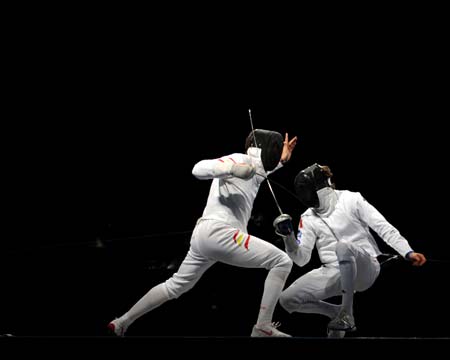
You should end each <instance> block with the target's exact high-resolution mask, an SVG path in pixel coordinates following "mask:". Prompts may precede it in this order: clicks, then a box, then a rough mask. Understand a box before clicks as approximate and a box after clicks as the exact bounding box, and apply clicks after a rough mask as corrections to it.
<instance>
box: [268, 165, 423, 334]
mask: <svg viewBox="0 0 450 360" xmlns="http://www.w3.org/2000/svg"><path fill="white" fill-rule="evenodd" d="M332 175H333V174H332V173H331V170H330V168H329V167H327V166H320V165H318V164H314V165H312V166H309V167H308V168H306V169H304V170H302V171H300V172H299V173H298V174H297V176H296V177H295V180H294V188H295V191H296V193H297V195H298V197H299V199H300V200H301V201H302V203H303V204H304V205H305V206H307V207H308V209H307V210H306V211H305V212H304V213H303V214H302V215H301V217H300V222H299V227H298V232H297V234H296V235H295V232H294V231H293V228H292V227H291V228H290V229H289V228H288V229H287V230H286V229H284V230H283V229H281V230H280V229H278V231H277V227H279V226H280V224H284V223H286V219H285V218H282V219H278V218H277V219H276V220H275V222H274V226H275V228H276V232H277V233H279V234H280V235H282V236H283V239H284V241H285V244H286V252H287V253H288V255H289V256H290V258H291V259H292V260H293V262H294V263H295V264H297V265H299V266H304V265H305V264H307V263H308V262H309V261H310V259H311V253H312V251H313V248H314V246H316V248H317V251H318V255H319V258H320V261H321V263H322V266H321V267H320V268H317V269H314V270H312V271H310V272H308V273H306V274H304V275H302V276H301V277H300V278H298V279H297V280H296V281H294V282H293V283H292V284H291V285H290V286H289V287H288V288H287V289H285V290H284V291H283V292H282V294H281V296H280V304H281V306H282V307H283V308H284V309H286V310H287V311H288V312H289V313H292V312H300V313H316V314H322V315H325V316H327V317H328V318H329V319H330V322H329V323H328V336H329V337H338V338H340V337H344V336H345V332H347V331H354V330H355V329H356V325H355V319H354V316H353V297H354V292H356V291H359V292H361V291H364V290H367V289H368V288H369V287H371V286H372V285H373V283H374V282H375V280H376V279H377V277H378V275H379V273H380V264H379V262H378V261H377V256H379V255H380V254H381V252H380V250H379V247H378V245H377V243H376V240H375V238H374V237H373V235H372V234H371V233H370V231H369V228H371V229H372V230H373V231H375V232H376V233H377V234H378V235H379V236H380V237H381V239H382V240H383V241H385V242H386V243H387V244H388V245H389V246H390V247H391V248H393V249H394V250H395V251H396V252H397V253H399V254H400V255H401V256H403V257H404V258H405V259H407V260H409V261H411V263H412V265H415V266H421V265H423V264H424V263H425V261H426V258H425V256H424V255H423V254H421V253H418V252H415V251H413V249H412V248H411V246H410V245H409V243H408V241H407V240H406V239H405V238H404V237H403V236H402V235H401V234H400V233H399V231H398V230H397V229H396V228H395V227H394V226H393V225H391V224H390V223H389V222H388V221H387V220H386V219H385V218H384V217H383V215H382V214H381V213H380V212H379V211H378V210H377V209H376V208H375V207H374V206H372V205H371V204H369V203H368V202H367V201H366V199H365V198H364V197H363V196H362V195H361V194H360V193H359V192H352V191H348V190H342V191H341V190H336V189H335V186H334V184H333V182H332V181H331V178H332ZM280 232H281V233H280ZM339 295H342V301H341V304H340V305H336V304H332V303H330V302H326V301H323V300H325V299H328V298H331V297H334V296H339Z"/></svg>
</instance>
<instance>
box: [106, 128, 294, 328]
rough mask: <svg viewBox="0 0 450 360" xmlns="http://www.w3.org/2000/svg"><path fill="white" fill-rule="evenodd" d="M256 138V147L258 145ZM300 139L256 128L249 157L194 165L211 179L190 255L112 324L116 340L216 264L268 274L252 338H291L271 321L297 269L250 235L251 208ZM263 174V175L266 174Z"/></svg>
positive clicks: (276, 250) (247, 144)
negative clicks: (256, 269) (254, 269)
mask: <svg viewBox="0 0 450 360" xmlns="http://www.w3.org/2000/svg"><path fill="white" fill-rule="evenodd" d="M255 140H256V143H255ZM296 143H297V137H293V138H292V139H290V140H289V138H288V134H287V133H286V135H285V137H284V139H283V136H282V135H281V134H280V133H278V132H275V131H269V130H262V129H256V130H254V131H252V132H251V133H250V135H249V136H248V137H247V139H246V142H245V150H246V153H234V154H231V155H226V156H222V157H220V158H217V159H207V160H202V161H200V162H198V163H196V164H195V166H194V168H193V170H192V174H193V175H194V176H195V177H196V178H198V179H201V180H209V179H212V183H211V187H210V191H209V196H208V200H207V203H206V207H205V208H204V211H203V214H202V217H201V218H200V219H199V220H198V221H197V224H196V226H195V228H194V230H193V233H192V236H191V241H190V248H189V251H188V253H187V255H186V257H185V259H184V260H183V262H182V264H181V265H180V267H179V269H178V270H177V272H176V273H174V274H173V275H172V276H171V277H170V278H169V279H168V280H166V281H165V282H163V283H160V284H159V285H156V286H155V287H153V288H152V289H150V291H149V292H148V293H147V294H145V295H144V296H143V297H142V298H141V299H140V300H138V302H137V303H136V304H135V305H133V306H132V307H131V308H130V309H129V310H128V311H127V312H126V313H125V314H123V315H122V316H120V317H119V318H116V319H115V320H113V321H111V322H110V323H109V324H108V328H109V329H110V330H111V331H112V332H113V333H114V334H116V335H117V336H123V335H124V334H125V331H126V330H127V328H128V327H129V326H130V325H131V324H132V323H133V322H134V321H135V320H137V319H138V318H140V317H141V316H143V315H144V314H146V313H148V312H149V311H151V310H153V309H155V308H156V307H158V306H160V305H162V304H164V303H165V302H166V301H168V300H171V299H175V298H178V297H179V296H180V295H182V294H183V293H185V292H187V291H188V290H190V289H192V287H193V286H194V285H195V284H196V283H197V281H198V280H199V279H200V278H201V276H202V275H203V274H204V273H205V271H206V270H208V269H209V268H210V267H211V266H212V265H214V263H216V262H222V263H225V264H229V265H233V266H239V267H244V268H264V269H267V270H269V272H268V274H267V277H266V280H265V282H264V290H263V295H262V299H261V305H260V310H259V314H258V318H257V320H256V323H255V325H254V327H253V329H252V332H251V336H255V337H265V336H273V337H289V336H290V335H288V334H285V333H283V332H281V331H280V330H278V329H277V324H275V323H273V322H272V317H273V313H274V310H275V306H276V304H277V303H278V299H279V296H280V294H281V292H282V290H283V288H284V285H285V281H286V279H287V277H288V275H289V273H290V271H291V268H292V260H291V259H290V258H289V256H288V255H287V254H286V253H285V252H284V251H282V250H281V249H279V248H278V247H276V246H274V245H273V244H271V243H269V242H267V241H264V240H262V239H260V238H258V237H256V236H254V235H250V234H249V233H248V231H247V224H248V221H249V219H250V216H251V212H252V207H253V203H254V200H255V198H256V195H257V193H258V190H259V188H260V185H261V183H262V182H263V181H264V179H265V177H266V176H267V175H269V174H270V173H272V172H273V171H275V170H278V169H280V168H281V167H282V166H283V164H284V163H286V162H287V161H289V159H290V158H291V155H292V151H293V150H294V148H295V145H296ZM261 175H262V176H261Z"/></svg>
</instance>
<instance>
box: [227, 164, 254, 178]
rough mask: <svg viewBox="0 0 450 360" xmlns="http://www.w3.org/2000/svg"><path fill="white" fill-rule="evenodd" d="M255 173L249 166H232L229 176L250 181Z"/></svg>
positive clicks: (251, 166)
mask: <svg viewBox="0 0 450 360" xmlns="http://www.w3.org/2000/svg"><path fill="white" fill-rule="evenodd" d="M255 173H256V168H255V167H254V166H253V165H249V164H233V166H231V170H230V174H231V175H233V176H235V177H238V178H240V179H250V178H251V177H253V176H254V175H255Z"/></svg>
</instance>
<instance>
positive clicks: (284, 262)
mask: <svg viewBox="0 0 450 360" xmlns="http://www.w3.org/2000/svg"><path fill="white" fill-rule="evenodd" d="M292 265H293V262H292V260H291V258H290V257H289V256H288V255H287V254H286V253H283V254H282V255H281V256H280V259H279V261H278V262H277V263H276V264H275V266H274V267H273V268H276V269H277V270H282V271H286V272H290V271H291V269H292Z"/></svg>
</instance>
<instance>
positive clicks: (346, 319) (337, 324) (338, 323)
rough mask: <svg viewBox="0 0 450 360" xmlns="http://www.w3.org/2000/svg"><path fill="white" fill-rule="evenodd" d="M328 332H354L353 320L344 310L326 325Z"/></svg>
mask: <svg viewBox="0 0 450 360" xmlns="http://www.w3.org/2000/svg"><path fill="white" fill-rule="evenodd" d="M328 329H329V330H340V331H355V330H356V326H355V319H354V318H353V316H352V315H350V314H348V313H347V312H346V311H345V310H341V311H340V312H339V314H338V316H336V317H335V318H334V319H333V320H331V321H330V322H329V323H328Z"/></svg>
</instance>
